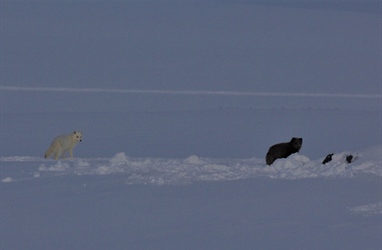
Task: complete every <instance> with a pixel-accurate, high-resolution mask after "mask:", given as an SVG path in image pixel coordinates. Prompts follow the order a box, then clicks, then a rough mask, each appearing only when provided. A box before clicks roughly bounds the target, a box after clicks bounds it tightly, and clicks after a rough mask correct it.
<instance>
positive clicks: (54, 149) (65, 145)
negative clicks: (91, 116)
mask: <svg viewBox="0 0 382 250" xmlns="http://www.w3.org/2000/svg"><path fill="white" fill-rule="evenodd" d="M80 141H82V132H80V131H74V132H73V133H71V134H69V135H60V136H58V137H56V138H54V140H53V141H52V143H51V144H50V146H49V148H48V150H47V151H46V152H45V155H44V156H45V158H49V157H50V156H51V155H52V154H54V159H55V160H57V159H58V157H60V155H61V157H62V158H65V156H66V152H69V155H70V158H73V148H74V146H76V144H77V143H78V142H80Z"/></svg>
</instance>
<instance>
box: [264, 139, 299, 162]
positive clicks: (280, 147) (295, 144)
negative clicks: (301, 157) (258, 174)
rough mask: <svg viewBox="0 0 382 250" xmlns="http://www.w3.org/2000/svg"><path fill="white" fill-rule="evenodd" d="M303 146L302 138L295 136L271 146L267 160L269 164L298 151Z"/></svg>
mask: <svg viewBox="0 0 382 250" xmlns="http://www.w3.org/2000/svg"><path fill="white" fill-rule="evenodd" d="M301 146H302V138H296V137H293V138H292V139H291V140H290V142H284V143H279V144H275V145H273V146H272V147H270V148H269V150H268V153H267V156H266V157H265V161H266V163H267V165H272V163H273V162H274V161H275V160H276V159H279V158H287V157H288V156H290V155H291V154H294V153H298V152H299V151H300V149H301Z"/></svg>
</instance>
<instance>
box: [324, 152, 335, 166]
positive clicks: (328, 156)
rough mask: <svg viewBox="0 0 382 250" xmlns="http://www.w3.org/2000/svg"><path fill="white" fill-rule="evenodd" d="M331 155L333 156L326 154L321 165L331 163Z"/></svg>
mask: <svg viewBox="0 0 382 250" xmlns="http://www.w3.org/2000/svg"><path fill="white" fill-rule="evenodd" d="M333 155H334V154H328V155H327V156H326V157H325V159H324V160H323V161H322V164H326V163H328V162H330V161H332V156H333Z"/></svg>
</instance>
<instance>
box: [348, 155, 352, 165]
mask: <svg viewBox="0 0 382 250" xmlns="http://www.w3.org/2000/svg"><path fill="white" fill-rule="evenodd" d="M352 160H353V156H352V155H347V156H346V161H347V163H351V161H352Z"/></svg>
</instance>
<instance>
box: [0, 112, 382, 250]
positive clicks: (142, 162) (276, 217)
mask: <svg viewBox="0 0 382 250" xmlns="http://www.w3.org/2000/svg"><path fill="white" fill-rule="evenodd" d="M284 111H285V110H284ZM205 112H206V111H193V112H179V111H178V112H169V113H166V114H165V115H164V117H165V118H169V117H171V116H172V119H169V121H179V119H180V118H179V117H181V119H180V120H184V119H186V117H188V118H189V120H190V122H191V124H195V123H194V121H193V118H194V117H195V115H196V114H198V117H203V114H204V113H205ZM226 112H228V114H231V115H227V114H226ZM232 112H233V111H232V110H229V111H224V110H223V111H222V110H220V109H218V110H216V111H214V112H212V111H208V112H207V113H208V114H209V117H210V118H211V117H212V118H211V119H200V120H199V122H202V123H203V125H206V126H211V123H208V122H207V121H213V123H215V124H220V128H217V127H215V126H213V128H214V129H211V127H210V128H209V129H208V131H211V132H209V133H206V134H204V137H203V138H201V137H195V138H194V140H193V139H192V138H191V137H190V134H189V132H188V133H184V134H183V133H181V131H184V128H189V125H188V124H187V123H183V122H179V123H173V133H174V134H173V135H172V136H174V138H176V139H177V140H172V139H171V138H168V139H170V140H168V142H169V143H170V145H171V143H172V144H173V145H172V146H171V149H172V151H173V153H174V154H173V156H172V157H171V156H169V154H170V153H169V152H171V150H164V151H160V150H159V151H158V152H161V153H162V154H163V156H162V157H153V156H149V155H150V153H152V154H153V155H155V154H160V153H158V152H155V151H156V150H158V146H157V144H158V143H160V142H161V141H162V142H163V146H164V147H166V146H167V145H166V143H165V142H166V140H164V139H163V138H165V137H166V136H167V137H169V135H170V132H169V131H167V127H166V126H165V125H163V124H164V123H163V121H160V122H159V123H157V124H156V125H157V126H158V129H152V128H153V126H152V125H150V126H148V125H147V124H146V123H145V122H142V123H141V129H138V126H137V127H136V129H137V130H136V131H135V132H136V133H138V134H142V133H143V132H144V131H146V132H147V133H148V134H150V136H149V137H144V136H142V135H141V136H140V137H138V138H140V139H142V138H143V139H144V142H146V143H148V144H149V143H151V141H149V140H148V138H154V139H155V138H156V140H158V141H153V143H154V145H152V146H147V147H143V146H142V145H141V144H138V145H137V147H140V148H141V149H142V150H143V151H142V152H141V154H147V155H148V156H129V155H130V154H129V151H124V152H122V150H121V149H126V148H134V146H135V145H134V142H135V141H134V138H136V137H137V135H136V134H135V135H134V133H133V135H132V134H130V133H128V132H123V130H118V129H115V127H114V126H117V127H118V125H115V124H114V125H111V126H112V127H113V128H114V129H112V130H109V131H108V133H107V135H101V136H100V137H99V138H92V137H93V135H91V134H92V133H95V132H92V130H91V128H92V127H91V126H90V124H93V126H94V127H97V124H103V123H102V122H101V121H102V120H104V119H108V122H114V123H118V122H120V119H119V118H120V117H121V114H119V115H115V116H114V117H115V119H114V120H113V119H110V114H103V115H102V114H100V113H96V114H91V113H89V114H88V115H85V117H86V119H88V120H89V121H88V122H83V123H82V124H86V126H85V127H89V128H90V129H89V131H90V132H88V133H87V132H86V131H87V129H85V130H83V132H84V137H83V141H82V142H80V143H79V144H78V145H77V146H76V148H75V149H74V156H75V158H74V159H63V160H59V161H54V160H52V159H48V160H47V159H44V158H43V157H42V155H43V153H44V151H45V149H46V147H48V145H49V143H50V140H51V139H52V137H53V135H51V134H50V133H48V132H47V131H36V132H33V131H31V132H29V134H26V132H25V134H23V135H26V136H25V137H24V136H23V135H15V140H11V137H10V136H9V134H7V133H4V132H5V130H4V129H3V128H4V127H10V124H13V125H14V127H17V128H18V129H19V131H27V130H28V128H29V126H33V127H36V128H37V126H35V125H33V124H34V122H35V123H39V122H42V123H44V122H45V121H46V120H44V119H51V120H52V122H60V121H62V118H60V116H63V117H65V119H68V120H70V121H74V120H76V117H77V116H78V114H76V113H64V114H61V115H57V114H55V113H54V114H29V115H27V114H23V113H21V114H16V113H14V114H3V115H2V133H1V140H2V149H3V148H5V147H6V145H10V147H9V148H8V149H5V150H4V151H2V152H13V154H8V155H2V156H1V157H0V164H1V172H0V180H1V249H106V248H107V249H380V248H381V246H382V243H381V237H380V236H381V232H382V221H381V218H382V203H381V199H382V190H381V188H382V163H381V156H382V145H381V144H379V145H378V144H376V145H374V146H371V145H370V146H369V147H363V148H358V149H357V148H356V146H355V145H352V146H351V145H347V146H346V145H344V148H347V149H351V150H343V151H340V149H339V148H340V145H341V143H343V142H344V141H346V140H348V139H349V138H345V139H341V138H342V137H339V138H338V141H337V142H335V143H334V142H333V149H337V150H336V151H328V150H327V148H326V146H320V145H321V143H314V142H312V141H311V140H305V141H304V143H303V147H302V150H301V152H300V153H299V154H294V155H291V156H290V157H289V158H288V159H280V160H277V161H276V162H275V163H274V164H273V165H272V166H267V165H265V160H264V156H263V155H262V153H263V152H266V150H267V148H268V146H263V149H262V151H263V152H262V153H258V152H256V151H253V155H252V156H251V157H247V158H245V157H241V158H240V157H238V156H241V155H242V154H241V153H240V152H241V151H244V152H247V154H249V152H251V151H250V150H249V149H246V147H248V146H249V145H250V142H251V140H250V142H248V141H247V142H246V141H245V140H244V139H243V138H241V143H238V144H237V145H236V147H235V150H232V152H231V154H232V155H234V157H228V156H227V157H224V152H226V151H225V150H226V149H225V145H224V144H221V145H219V143H222V141H228V140H229V138H223V140H222V139H218V137H217V135H216V134H215V133H214V132H212V131H214V130H219V131H220V132H219V133H222V131H228V130H229V129H230V128H231V126H232V124H230V122H229V119H231V118H232ZM235 112H236V116H235V117H236V118H240V117H241V119H240V120H241V121H248V117H247V115H248V112H249V111H248V110H246V111H245V112H242V111H240V110H235ZM251 112H258V111H251ZM267 112H268V111H267ZM267 112H265V113H267ZM293 112H295V111H293ZM330 112H331V111H330V110H321V111H319V112H318V111H316V112H313V113H314V114H316V115H315V116H314V117H315V118H314V119H316V120H311V121H310V122H311V123H312V124H315V121H318V120H320V119H321V118H322V117H323V116H325V117H327V115H326V114H327V113H330ZM348 112H349V111H346V110H345V111H343V110H342V111H341V110H336V112H335V113H336V114H337V117H339V118H337V120H335V123H336V124H340V123H344V122H345V121H346V120H347V119H348V118H347V117H348V116H346V115H345V114H347V113H348ZM297 113H298V112H297ZM302 113H307V111H306V110H304V111H302ZM351 113H352V114H353V115H354V114H359V116H357V117H356V118H354V117H352V119H355V120H360V119H361V118H362V119H364V118H365V117H368V118H369V120H371V121H372V120H373V115H374V114H375V113H373V112H354V111H352V112H351ZM170 114H171V115H170ZM300 114H301V113H300ZM341 114H342V115H341ZM367 114H369V115H370V116H368V115H367ZM161 115H163V113H161V112H160V113H156V112H152V113H150V115H148V114H145V116H144V117H145V119H143V120H142V121H154V120H156V119H158V117H160V116H161ZM147 116H152V117H151V118H150V119H147ZM32 117H34V119H33V118H32ZM43 117H45V118H43ZM91 117H93V119H91ZM219 117H220V118H219ZM222 117H223V118H222ZM227 117H228V118H229V119H228V118H227ZM264 117H265V116H260V117H259V118H258V119H259V120H264V119H261V118H264ZM299 117H300V118H298V116H295V117H294V119H299V120H298V121H295V122H296V123H301V122H302V120H303V119H305V118H306V116H304V115H300V116H299ZM3 118H7V119H3ZM311 118H313V116H311ZM25 119H26V120H29V121H30V122H25ZM227 119H228V120H227ZM378 119H379V118H378ZM79 120H80V121H81V119H79ZM223 120H225V121H226V122H222V121H223ZM340 120H342V121H340ZM21 121H23V122H21ZM328 122H329V123H330V119H329V121H328ZM80 123H81V122H80ZM238 123H239V124H245V123H244V122H243V123H242V122H238V121H235V124H238ZM207 124H209V125H207ZM368 124H369V123H368ZM3 125H4V126H3ZM349 125H352V124H351V123H349ZM353 125H354V123H353ZM64 126H66V124H65V123H64ZM64 126H62V127H61V128H62V130H63V131H64ZM202 127H203V126H200V127H197V126H196V127H195V128H194V130H193V132H194V134H195V135H197V136H199V135H201V134H203V132H204V131H205V130H204V129H202ZM358 127H359V126H349V128H347V129H349V130H348V132H346V133H348V134H349V135H351V134H354V138H357V139H360V138H362V137H359V136H358V137H357V135H356V132H357V131H356V130H357V129H358ZM243 128H244V129H243V131H244V132H243V133H247V134H248V131H247V130H246V126H245V125H243ZM325 128H326V127H325ZM336 128H337V129H338V130H341V128H342V127H341V126H339V127H336ZM93 129H94V128H93ZM311 129H312V128H311ZM315 129H318V128H317V127H316V128H315ZM48 130H49V129H48ZM97 130H98V128H97V129H94V131H97ZM163 131H167V132H166V133H165V134H164V135H163V134H162V133H163ZM325 131H326V132H328V133H330V132H331V130H330V129H329V130H325V129H322V130H319V133H321V134H322V135H323V137H325V136H326V134H325ZM67 132H68V133H69V132H70V131H67ZM369 132H370V134H372V133H377V134H378V133H379V132H377V131H371V130H370V131H369ZM235 134H236V135H237V136H238V137H240V136H241V135H242V133H234V132H233V133H232V135H235ZM222 135H226V136H232V135H230V134H229V133H228V132H225V133H222ZM250 136H253V135H252V134H249V136H248V137H250ZM39 137H42V138H40V140H39V139H37V140H36V138H39ZM108 137H110V138H112V139H111V140H105V138H108ZM118 137H119V140H114V139H116V138H118ZM345 137H346V136H345ZM363 137H364V138H366V137H369V136H368V133H363ZM230 138H232V137H230ZM259 138H264V137H262V136H260V135H259V136H258V137H257V141H258V140H259ZM308 138H309V137H308ZM370 138H371V137H370ZM214 139H215V140H217V141H218V143H216V142H214V143H211V142H210V144H209V145H214V147H212V148H210V149H208V148H206V147H203V145H202V144H201V147H203V148H204V151H200V152H204V156H200V155H198V154H192V153H191V152H192V150H194V149H195V147H194V144H195V143H196V142H206V143H208V142H209V141H210V140H214ZM188 140H189V142H188ZM360 140H361V139H360ZM378 140H379V139H377V141H378ZM88 141H91V142H90V143H89V142H88ZM195 141H196V142H195ZM129 142H130V143H129ZM232 142H233V143H236V142H237V139H235V138H232ZM33 143H35V144H34V146H36V145H39V144H40V143H41V145H39V146H38V147H37V149H36V148H35V147H33V148H31V147H30V145H33ZM123 143H126V145H125V144H123ZM188 143H189V145H188ZM363 143H367V142H366V141H362V140H361V141H360V145H361V144H363ZM309 144H315V145H309ZM124 145H125V146H124ZM187 145H188V146H187ZM97 147H101V149H97ZM102 147H103V148H107V150H105V151H104V152H103V151H102ZM304 147H305V148H307V149H305V148H304ZM17 148H19V150H20V152H28V151H29V152H37V153H35V154H27V153H26V154H19V155H17V153H15V152H17V151H16V150H17ZM86 148H87V149H86ZM254 148H255V147H254ZM309 148H311V149H309ZM217 149H220V150H221V151H220V156H222V157H211V156H208V155H218V153H217V152H219V151H218V150H217ZM231 149H232V148H231ZM7 150H9V151H7ZM150 150H151V151H150ZM112 151H114V152H115V153H114V154H112V155H111V156H110V157H107V156H106V154H107V153H108V152H112ZM132 151H133V152H137V151H134V150H132ZM195 151H196V150H195ZM316 151H318V152H319V153H320V154H321V156H320V157H314V156H313V157H312V156H311V155H310V154H311V153H310V152H316ZM91 152H97V153H94V156H93V157H86V156H83V155H90V154H91ZM98 152H99V153H98ZM102 152H103V154H102ZM187 152H189V155H188V156H187V157H179V155H182V154H186V153H187ZM327 153H334V155H333V157H332V161H331V162H329V163H326V164H325V165H324V164H322V161H323V159H324V158H325V156H326V154H327ZM263 154H265V153H263ZM170 155H171V154H170ZM206 155H207V156H206ZM347 155H352V156H353V157H354V158H353V161H352V162H351V163H347V162H346V159H345V158H346V156H347ZM235 156H236V157H235Z"/></svg>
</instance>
